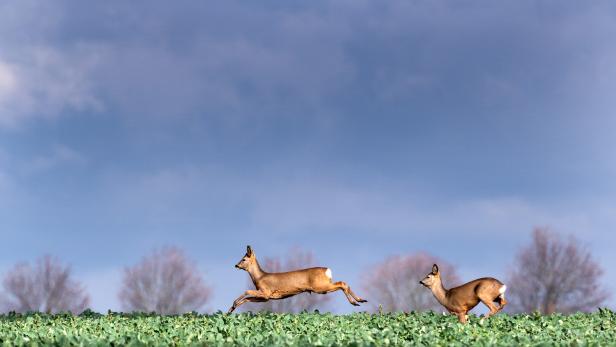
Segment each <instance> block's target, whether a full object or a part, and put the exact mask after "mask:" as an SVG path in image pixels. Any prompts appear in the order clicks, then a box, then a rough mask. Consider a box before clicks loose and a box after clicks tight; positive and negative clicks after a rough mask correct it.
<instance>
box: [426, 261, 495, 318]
mask: <svg viewBox="0 0 616 347" xmlns="http://www.w3.org/2000/svg"><path fill="white" fill-rule="evenodd" d="M419 283H421V284H423V285H424V286H426V287H427V288H430V290H431V291H432V294H434V297H435V298H436V300H438V302H439V303H440V304H441V305H443V306H445V308H446V309H447V310H448V311H449V312H450V313H453V314H455V315H456V316H458V319H459V320H460V323H466V319H467V313H468V311H470V310H471V309H473V307H475V306H477V304H478V303H479V301H481V302H483V303H484V305H486V306H488V308H489V309H490V312H489V313H488V314H487V315H486V316H485V318H488V317H490V316H492V315H494V314H496V313H497V312H498V311H500V310H502V309H503V308H504V307H505V305H507V300H505V290H507V286H506V285H504V284H503V283H501V281H499V280H497V279H495V278H491V277H483V278H479V279H476V280H474V281H470V282H468V283H466V284H463V285H461V286H458V287H455V288H451V289H445V287H443V283H442V282H441V274H440V272H439V271H438V266H437V265H436V264H434V265H432V272H431V273H429V274H428V275H426V277H425V278H424V279H423V280H421V281H419ZM494 303H498V307H497V306H496V305H494ZM482 322H483V319H482Z"/></svg>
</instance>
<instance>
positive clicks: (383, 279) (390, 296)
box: [362, 253, 460, 312]
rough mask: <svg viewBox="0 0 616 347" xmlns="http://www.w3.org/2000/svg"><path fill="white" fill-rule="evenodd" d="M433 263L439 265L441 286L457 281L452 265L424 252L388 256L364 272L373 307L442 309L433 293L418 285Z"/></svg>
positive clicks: (388, 310) (416, 309) (375, 308)
mask: <svg viewBox="0 0 616 347" xmlns="http://www.w3.org/2000/svg"><path fill="white" fill-rule="evenodd" d="M433 264H438V265H439V267H440V268H441V273H442V275H441V276H442V279H443V284H444V285H446V286H448V287H451V286H455V285H457V284H459V283H460V280H459V278H458V275H457V274H456V270H455V268H454V266H453V265H451V264H448V263H446V262H444V261H443V260H441V259H438V258H437V257H434V256H432V255H429V254H426V253H417V254H411V255H405V256H393V257H389V258H388V259H386V260H385V261H384V262H382V263H380V264H378V265H376V266H375V267H373V268H372V269H371V270H369V271H367V272H366V273H364V274H363V276H362V285H363V287H364V289H365V290H366V291H367V292H368V295H367V297H368V300H369V302H370V303H371V305H372V308H373V309H374V310H377V309H382V310H383V311H385V312H397V311H403V312H408V311H427V310H433V311H438V312H440V311H443V307H442V306H441V305H440V304H439V303H438V301H436V299H435V298H434V296H433V295H432V293H431V292H430V291H429V290H426V289H425V288H423V286H421V285H420V284H419V281H420V280H421V279H422V278H424V277H425V276H426V274H427V273H428V272H430V270H431V269H432V265H433Z"/></svg>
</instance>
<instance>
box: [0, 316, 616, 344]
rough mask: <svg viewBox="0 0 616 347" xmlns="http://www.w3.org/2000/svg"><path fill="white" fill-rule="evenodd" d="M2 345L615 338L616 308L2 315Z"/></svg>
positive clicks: (537, 341) (591, 341)
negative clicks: (547, 312)
mask: <svg viewBox="0 0 616 347" xmlns="http://www.w3.org/2000/svg"><path fill="white" fill-rule="evenodd" d="M0 342H1V343H2V344H3V345H11V346H12V345H56V346H68V345H101V346H107V345H114V346H118V345H134V346H140V345H160V346H167V345H268V346H271V345H281V346H283V345H288V346H304V345H321V346H333V345H337V346H340V345H355V346H363V345H379V346H382V345H425V346H437V345H441V346H451V345H503V346H511V345H522V346H524V345H525V346H536V345H594V346H599V345H601V346H604V345H614V346H616V313H614V312H612V311H610V310H600V311H599V312H596V313H592V314H575V315H569V316H563V315H551V316H540V315H516V316H510V315H506V314H499V315H497V316H495V317H492V318H490V319H488V320H486V321H485V322H484V324H480V322H479V319H478V318H477V317H475V316H471V319H470V324H467V325H462V324H459V323H458V322H457V319H456V318H455V317H452V316H444V315H441V314H436V313H410V314H382V315H381V314H365V313H360V314H351V315H339V316H337V315H331V314H319V313H302V314H258V315H253V314H250V313H244V314H234V315H227V314H223V313H217V314H212V315H196V314H187V315H183V316H168V317H162V316H157V315H141V314H136V315H129V314H115V313H112V314H108V315H99V314H94V313H87V314H84V315H81V316H77V317H74V316H71V315H55V316H50V315H42V314H28V315H14V314H11V315H4V316H0Z"/></svg>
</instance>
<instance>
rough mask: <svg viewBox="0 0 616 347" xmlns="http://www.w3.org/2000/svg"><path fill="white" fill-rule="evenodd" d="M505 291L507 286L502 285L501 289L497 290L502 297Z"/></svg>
mask: <svg viewBox="0 0 616 347" xmlns="http://www.w3.org/2000/svg"><path fill="white" fill-rule="evenodd" d="M505 290H507V286H506V285H504V284H503V286H502V287H500V289H499V290H498V292H499V293H500V294H501V295H502V294H505Z"/></svg>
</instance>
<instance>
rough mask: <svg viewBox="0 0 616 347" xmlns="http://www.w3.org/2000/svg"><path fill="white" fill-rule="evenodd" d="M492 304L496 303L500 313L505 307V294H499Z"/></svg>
mask: <svg viewBox="0 0 616 347" xmlns="http://www.w3.org/2000/svg"><path fill="white" fill-rule="evenodd" d="M494 302H496V303H498V311H501V310H502V309H503V308H505V305H507V300H505V294H501V295H499V296H497V297H496V299H494Z"/></svg>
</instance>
